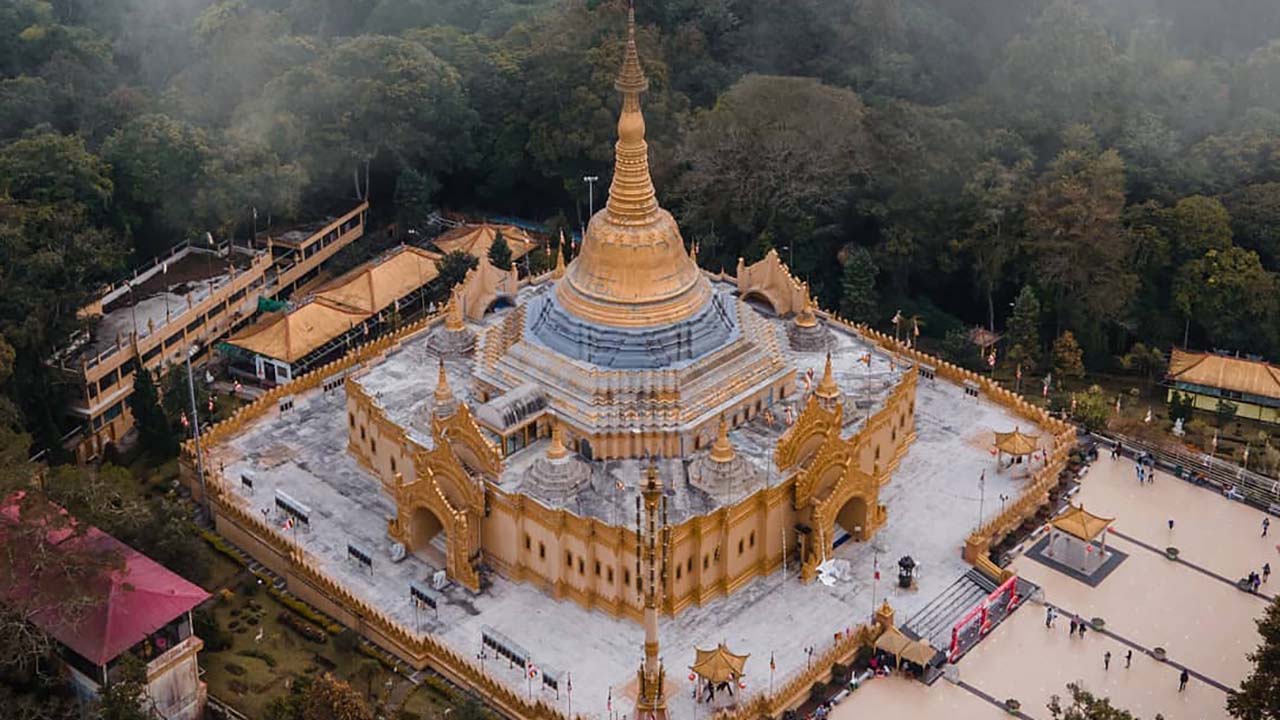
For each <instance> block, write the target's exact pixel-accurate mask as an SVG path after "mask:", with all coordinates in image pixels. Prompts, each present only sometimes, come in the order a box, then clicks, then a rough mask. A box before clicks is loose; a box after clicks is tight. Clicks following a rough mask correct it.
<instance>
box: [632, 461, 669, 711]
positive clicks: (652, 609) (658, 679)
mask: <svg viewBox="0 0 1280 720" xmlns="http://www.w3.org/2000/svg"><path fill="white" fill-rule="evenodd" d="M646 476H647V477H646V481H645V485H644V488H643V489H642V490H641V495H642V496H643V498H644V516H643V521H641V514H640V507H639V506H640V504H641V499H640V498H639V497H637V498H636V506H637V507H636V573H637V576H638V577H637V579H640V577H643V576H640V575H639V574H640V572H641V567H640V566H641V558H643V563H644V566H645V567H644V572H645V574H646V575H647V576H648V577H647V579H645V580H644V581H643V582H644V661H643V662H641V663H640V669H639V671H638V672H637V677H638V679H639V681H640V691H639V693H638V694H637V696H636V719H637V720H665V718H666V716H667V698H666V694H665V692H664V689H663V685H664V683H665V676H666V671H665V670H664V669H663V667H662V660H661V658H660V656H659V655H658V609H659V605H658V603H659V596H658V593H659V592H662V593H663V595H664V596H665V594H666V589H667V557H668V555H669V554H670V549H671V527H670V525H668V524H667V499H666V498H665V497H663V494H662V481H661V480H660V479H659V478H658V467H657V465H655V464H654V463H653V461H650V462H649V468H648V470H647V471H646ZM659 523H661V524H659ZM659 553H661V556H659Z"/></svg>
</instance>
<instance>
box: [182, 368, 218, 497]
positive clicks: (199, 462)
mask: <svg viewBox="0 0 1280 720" xmlns="http://www.w3.org/2000/svg"><path fill="white" fill-rule="evenodd" d="M199 350H200V346H199V345H192V346H191V347H190V348H189V349H188V350H187V358H186V360H187V393H188V395H189V396H190V398H191V428H192V434H193V436H194V438H195V444H196V474H197V475H198V476H199V478H200V504H201V505H202V506H204V512H205V515H206V516H209V494H208V493H207V492H206V488H205V484H204V452H203V451H202V450H201V449H200V414H199V413H200V409H199V408H198V407H196V381H195V377H194V375H193V374H192V370H191V356H192V355H195V354H196V352H198V351H199ZM209 519H210V520H212V518H209Z"/></svg>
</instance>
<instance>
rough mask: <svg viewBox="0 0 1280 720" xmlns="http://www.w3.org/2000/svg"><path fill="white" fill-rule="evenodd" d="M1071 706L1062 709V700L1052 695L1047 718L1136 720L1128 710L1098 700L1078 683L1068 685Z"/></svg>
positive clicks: (1062, 719) (1054, 719) (1066, 719)
mask: <svg viewBox="0 0 1280 720" xmlns="http://www.w3.org/2000/svg"><path fill="white" fill-rule="evenodd" d="M1067 690H1068V691H1070V693H1071V704H1070V705H1067V706H1066V707H1063V705H1062V699H1061V698H1059V697H1058V696H1057V695H1054V696H1053V697H1052V698H1050V699H1049V706H1048V707H1049V716H1050V717H1052V718H1053V720H1137V719H1136V718H1134V716H1133V714H1132V713H1130V712H1129V711H1128V710H1122V709H1121V708H1118V707H1115V706H1113V705H1112V704H1111V699H1110V698H1100V697H1096V696H1094V694H1093V693H1091V692H1089V691H1088V690H1085V689H1084V687H1083V686H1081V685H1080V684H1079V683H1068V684H1067Z"/></svg>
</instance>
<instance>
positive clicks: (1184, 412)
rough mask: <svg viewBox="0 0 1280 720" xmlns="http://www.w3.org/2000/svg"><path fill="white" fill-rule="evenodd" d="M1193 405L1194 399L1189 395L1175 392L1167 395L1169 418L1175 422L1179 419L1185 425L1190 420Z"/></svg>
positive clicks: (1193, 408) (1193, 409)
mask: <svg viewBox="0 0 1280 720" xmlns="http://www.w3.org/2000/svg"><path fill="white" fill-rule="evenodd" d="M1195 407H1196V405H1195V400H1193V399H1192V398H1191V397H1190V396H1188V395H1185V394H1183V393H1180V392H1175V393H1173V394H1172V395H1170V396H1169V419H1170V420H1173V421H1175V422H1176V421H1178V420H1181V421H1182V422H1183V424H1184V425H1185V424H1186V423H1188V422H1190V421H1191V416H1192V415H1193V414H1194V412H1195Z"/></svg>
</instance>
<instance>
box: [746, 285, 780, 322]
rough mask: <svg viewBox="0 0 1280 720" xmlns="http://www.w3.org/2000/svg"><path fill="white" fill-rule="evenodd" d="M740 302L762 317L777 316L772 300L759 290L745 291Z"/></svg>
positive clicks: (776, 309)
mask: <svg viewBox="0 0 1280 720" xmlns="http://www.w3.org/2000/svg"><path fill="white" fill-rule="evenodd" d="M742 301H743V302H745V303H746V304H748V305H750V306H751V307H752V308H754V309H755V310H757V311H758V312H760V313H762V314H764V315H769V316H773V317H777V315H778V308H777V306H776V305H775V304H774V302H773V298H770V297H769V296H768V295H766V294H765V293H764V292H762V291H760V290H748V291H746V292H745V293H743V294H742Z"/></svg>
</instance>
